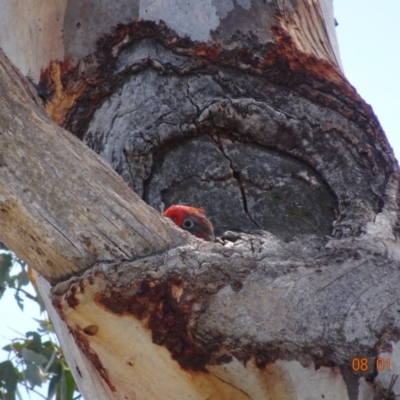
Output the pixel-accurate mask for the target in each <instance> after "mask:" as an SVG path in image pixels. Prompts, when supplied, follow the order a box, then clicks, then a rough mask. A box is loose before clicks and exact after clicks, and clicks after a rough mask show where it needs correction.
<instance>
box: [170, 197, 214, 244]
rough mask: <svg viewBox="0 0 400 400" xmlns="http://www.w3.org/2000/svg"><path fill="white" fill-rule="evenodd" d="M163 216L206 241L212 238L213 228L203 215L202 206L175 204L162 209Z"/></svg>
mask: <svg viewBox="0 0 400 400" xmlns="http://www.w3.org/2000/svg"><path fill="white" fill-rule="evenodd" d="M164 216H165V217H167V218H169V219H171V220H172V221H173V222H174V223H175V225H177V226H179V228H181V229H184V230H185V231H188V232H189V233H191V234H192V235H194V236H196V237H198V238H200V239H204V240H207V241H209V242H210V241H213V240H214V228H213V225H212V223H211V221H209V220H208V219H207V217H206V215H205V211H204V208H202V207H200V208H196V207H191V206H184V205H181V204H176V205H173V206H171V207H169V208H168V209H167V210H165V211H164Z"/></svg>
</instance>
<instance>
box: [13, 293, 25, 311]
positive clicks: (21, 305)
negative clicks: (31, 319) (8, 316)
mask: <svg viewBox="0 0 400 400" xmlns="http://www.w3.org/2000/svg"><path fill="white" fill-rule="evenodd" d="M14 299H15V300H16V302H17V305H18V307H19V309H20V310H21V311H24V299H23V298H22V297H21V296H20V295H19V291H18V290H17V291H16V292H15V293H14Z"/></svg>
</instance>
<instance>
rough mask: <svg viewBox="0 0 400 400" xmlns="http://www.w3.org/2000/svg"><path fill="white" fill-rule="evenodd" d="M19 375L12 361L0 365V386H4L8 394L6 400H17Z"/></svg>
mask: <svg viewBox="0 0 400 400" xmlns="http://www.w3.org/2000/svg"><path fill="white" fill-rule="evenodd" d="M17 383H18V373H17V371H16V369H15V368H14V365H13V364H12V362H11V361H3V362H2V363H0V386H3V387H4V388H5V389H6V390H7V393H6V394H5V397H4V398H5V399H6V400H15V392H16V390H17Z"/></svg>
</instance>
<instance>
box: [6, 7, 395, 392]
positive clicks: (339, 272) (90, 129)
mask: <svg viewBox="0 0 400 400" xmlns="http://www.w3.org/2000/svg"><path fill="white" fill-rule="evenodd" d="M34 3H35V4H36V2H33V0H31V1H27V2H26V3H24V8H21V7H22V6H21V5H20V3H15V2H11V1H10V0H0V7H3V9H4V10H6V12H5V13H3V14H2V15H1V16H0V45H1V46H2V48H3V49H4V51H5V53H6V54H7V55H8V56H9V57H10V58H11V60H12V61H13V62H14V63H15V64H16V65H17V66H18V67H19V68H20V70H21V71H22V72H23V73H24V74H27V73H28V72H30V73H31V74H32V76H33V77H34V78H36V77H39V75H40V76H41V83H42V85H44V86H45V87H46V90H47V91H48V92H49V93H50V101H49V102H48V103H47V105H46V109H47V113H48V114H49V115H50V116H51V117H52V119H53V120H54V121H55V122H57V124H59V125H61V126H63V127H64V128H66V129H67V130H68V131H69V132H67V131H65V130H64V129H62V128H61V127H59V126H58V125H56V124H55V123H54V122H52V121H51V120H50V119H49V118H48V117H47V116H46V114H45V112H44V109H43V107H42V106H41V104H40V102H39V100H38V99H37V96H36V95H35V94H34V93H33V92H32V90H31V88H30V86H29V84H28V83H27V82H26V81H25V80H24V78H23V77H22V76H21V75H20V74H19V73H18V72H17V70H16V69H15V68H14V67H13V66H12V65H11V64H10V62H9V61H8V60H7V59H6V57H4V55H3V54H2V55H1V58H0V67H1V68H0V82H1V87H2V89H3V90H2V91H1V93H0V102H1V108H0V110H1V111H0V149H1V150H0V155H1V157H0V166H1V168H0V199H1V205H0V213H1V214H0V215H1V220H2V222H3V229H2V232H1V233H0V236H1V239H2V241H4V243H5V244H6V245H7V246H8V247H10V248H11V249H12V250H13V251H15V252H16V253H17V254H18V255H19V257H21V258H23V259H24V260H25V261H26V262H28V263H29V264H30V265H31V266H32V267H33V268H35V270H36V271H37V272H38V273H39V274H40V276H39V278H38V281H39V287H40V289H41V292H42V293H43V297H44V299H45V302H46V305H47V308H48V311H49V313H50V315H51V318H52V320H53V322H54V324H55V326H56V330H57V333H58V336H59V339H60V342H61V344H62V347H63V349H64V352H65V354H66V357H67V360H68V362H69V364H70V366H71V369H72V372H73V374H74V377H75V379H76V381H77V383H78V385H79V388H80V389H81V391H82V393H83V395H84V396H85V398H86V399H131V398H135V399H203V398H208V399H273V400H277V399H321V398H325V399H349V400H356V399H358V400H361V399H373V398H376V399H384V398H392V397H389V395H390V393H386V397H384V396H385V391H387V389H386V388H387V387H388V386H389V382H390V380H391V378H392V376H394V375H397V374H398V370H399V369H400V364H399V363H400V356H399V352H400V347H399V345H398V338H399V332H400V331H399V327H400V315H399V304H398V300H397V298H398V295H400V290H399V287H398V286H399V285H398V282H399V278H400V272H399V271H400V269H399V266H400V264H399V259H400V251H399V243H398V237H399V232H398V218H399V212H398V204H399V200H398V193H399V169H398V165H397V162H396V160H395V158H394V155H393V152H392V149H391V148H390V145H389V144H388V142H387V140H386V138H385V136H384V133H383V132H382V129H381V127H380V126H379V123H378V121H377V119H376V117H375V116H374V114H373V112H372V110H371V108H370V107H369V106H368V105H366V104H365V103H364V102H363V100H362V99H360V97H359V96H358V94H357V93H356V91H355V90H354V88H353V87H352V86H351V85H350V84H349V83H348V82H347V81H346V79H345V77H344V76H343V73H342V71H341V69H340V60H339V55H338V50H337V44H336V36H335V32H334V20H333V12H332V5H331V2H330V1H329V0H320V1H317V0H298V1H297V2H293V1H261V0H240V1H239V0H238V1H236V2H232V1H230V0H221V1H218V2H215V1H204V2H192V1H187V2H183V1H180V0H169V1H161V0H160V1H146V0H141V1H134V2H133V1H121V2H118V4H116V3H115V2H111V1H109V0H98V1H96V2H95V1H86V2H80V1H76V0H65V1H63V2H62V1H61V0H60V1H59V2H54V3H53V4H52V7H51V8H49V7H47V8H46V10H44V9H41V7H42V6H43V7H44V4H45V2H39V5H38V7H37V8H35V9H30V6H31V5H33V4H34ZM27 9H28V11H29V12H28V11H27ZM12 22H13V23H17V24H18V26H21V32H22V33H21V35H19V36H16V35H9V26H8V24H11V23H12ZM7 33H8V34H7ZM61 37H62V39H63V40H61ZM32 44H33V50H31V46H32ZM28 49H29V52H28V51H27V50H28ZM46 49H48V50H47V51H46ZM40 71H41V73H40ZM39 73H40V74H39ZM78 139H81V141H80V140H78ZM82 142H83V143H82ZM90 148H92V149H93V150H94V151H93V150H91V149H90ZM96 153H98V154H99V155H100V157H99V156H98V155H97V154H96ZM103 160H105V161H106V162H104V161H103ZM110 165H111V166H112V167H113V168H114V170H115V171H117V172H118V173H119V175H120V176H121V177H122V179H121V177H120V176H118V174H117V173H116V172H114V171H113V170H112V169H111V167H110ZM129 187H130V188H131V189H133V190H134V191H133V190H131V189H130V188H129ZM134 192H136V194H135V193H134ZM146 203H147V204H146ZM176 203H184V204H190V205H193V206H203V207H204V208H205V209H206V211H207V215H208V216H209V217H210V219H211V220H212V222H213V224H214V227H215V232H216V234H217V235H219V236H220V237H219V238H217V240H216V241H215V242H210V243H208V242H204V241H203V240H199V239H196V238H194V237H192V236H190V235H189V234H188V233H186V232H184V231H182V230H180V229H178V228H176V227H175V226H174V225H173V224H172V222H170V221H169V220H167V219H165V218H163V217H162V216H161V215H160V213H159V212H158V211H163V210H164V208H166V207H168V206H169V205H171V204H176ZM150 206H151V207H150ZM157 210H158V211H157ZM389 364H390V365H389ZM393 391H394V392H397V393H398V392H400V382H398V383H396V384H395V385H394V389H393Z"/></svg>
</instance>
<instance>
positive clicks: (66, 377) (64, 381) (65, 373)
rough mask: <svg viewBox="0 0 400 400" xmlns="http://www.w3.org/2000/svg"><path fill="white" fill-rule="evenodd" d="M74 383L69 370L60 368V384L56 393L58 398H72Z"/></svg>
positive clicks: (61, 399) (64, 399)
mask: <svg viewBox="0 0 400 400" xmlns="http://www.w3.org/2000/svg"><path fill="white" fill-rule="evenodd" d="M75 388H76V384H75V380H74V377H73V376H72V373H71V370H70V369H69V368H68V369H64V368H63V369H62V374H61V384H60V386H59V390H58V395H59V396H60V400H73V398H74V392H75Z"/></svg>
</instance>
